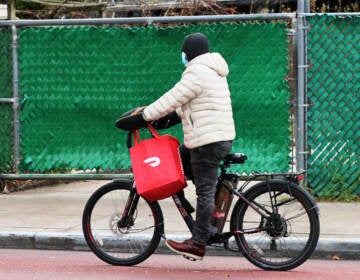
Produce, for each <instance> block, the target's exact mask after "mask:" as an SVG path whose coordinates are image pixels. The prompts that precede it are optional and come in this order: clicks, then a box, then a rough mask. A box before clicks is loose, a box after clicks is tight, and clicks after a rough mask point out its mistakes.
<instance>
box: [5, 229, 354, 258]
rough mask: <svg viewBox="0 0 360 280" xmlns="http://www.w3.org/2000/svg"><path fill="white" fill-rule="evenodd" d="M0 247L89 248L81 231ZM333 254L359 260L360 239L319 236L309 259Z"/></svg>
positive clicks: (10, 237)
mask: <svg viewBox="0 0 360 280" xmlns="http://www.w3.org/2000/svg"><path fill="white" fill-rule="evenodd" d="M168 238H172V239H176V240H183V239H185V238H188V236H178V235H171V236H168ZM295 246H296V244H295ZM0 248H12V249H33V250H34V249H39V250H70V251H89V247H88V246H87V244H86V241H85V239H84V237H83V235H82V234H65V233H34V232H21V233H13V232H0ZM156 253H159V254H172V252H171V251H170V250H169V249H168V248H167V247H166V245H165V241H164V240H161V242H160V244H159V247H158V248H157V250H156ZM207 255H210V256H211V255H216V256H236V255H239V254H238V253H236V252H230V251H226V250H224V249H223V248H222V247H221V246H220V247H212V246H209V247H208V248H207ZM334 257H336V258H339V259H347V260H360V238H351V239H343V238H321V239H319V242H318V245H317V247H316V250H315V252H314V254H313V255H312V258H314V259H332V258H334Z"/></svg>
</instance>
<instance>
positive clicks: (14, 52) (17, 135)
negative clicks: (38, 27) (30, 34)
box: [11, 25, 20, 172]
mask: <svg viewBox="0 0 360 280" xmlns="http://www.w3.org/2000/svg"><path fill="white" fill-rule="evenodd" d="M11 30H12V37H11V40H12V43H11V55H12V72H13V77H12V83H13V109H14V161H15V171H16V172H19V170H20V169H19V168H20V113H19V70H18V52H17V47H18V44H17V39H18V36H17V29H16V25H12V26H11Z"/></svg>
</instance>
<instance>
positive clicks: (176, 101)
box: [144, 53, 235, 149]
mask: <svg viewBox="0 0 360 280" xmlns="http://www.w3.org/2000/svg"><path fill="white" fill-rule="evenodd" d="M228 73H229V68H228V65H227V63H226V61H225V60H224V59H223V57H222V56H221V55H220V54H219V53H206V54H203V55H200V56H197V57H196V58H194V59H193V60H191V61H190V62H189V64H188V65H187V67H186V69H185V71H184V72H183V74H182V77H181V80H180V81H179V82H178V83H177V84H176V85H175V86H174V87H173V88H172V89H170V90H169V91H168V92H166V93H165V94H164V95H163V96H161V97H160V98H159V99H158V100H156V101H155V102H153V103H152V104H150V105H149V106H148V107H146V108H145V110H144V117H145V118H146V120H148V121H151V120H157V119H159V118H161V117H163V116H165V115H166V114H168V113H170V112H172V111H174V110H176V111H177V112H178V114H179V115H180V116H181V119H182V125H183V131H184V144H185V146H186V147H187V148H189V149H193V148H196V147H199V146H203V145H206V144H210V143H214V142H219V141H226V140H233V139H234V138H235V126H234V120H233V112H232V107H231V99H230V91H229V88H228V83H227V79H226V76H227V74H228Z"/></svg>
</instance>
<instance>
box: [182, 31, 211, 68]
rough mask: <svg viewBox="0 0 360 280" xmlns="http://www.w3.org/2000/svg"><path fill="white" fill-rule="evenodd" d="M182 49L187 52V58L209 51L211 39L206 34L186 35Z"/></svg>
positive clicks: (190, 58)
mask: <svg viewBox="0 0 360 280" xmlns="http://www.w3.org/2000/svg"><path fill="white" fill-rule="evenodd" d="M182 51H183V52H184V53H185V54H186V57H187V60H188V61H190V60H192V59H193V58H195V57H197V56H199V55H201V54H204V53H208V52H209V41H208V39H207V38H206V36H205V35H204V34H201V33H194V34H190V35H188V36H186V37H185V39H184V43H183V46H182Z"/></svg>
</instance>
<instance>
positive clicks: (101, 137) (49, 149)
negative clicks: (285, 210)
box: [0, 14, 360, 196]
mask: <svg viewBox="0 0 360 280" xmlns="http://www.w3.org/2000/svg"><path fill="white" fill-rule="evenodd" d="M277 16H278V15H251V16H241V15H239V16H235V17H230V18H227V19H226V20H222V21H221V22H219V20H218V19H217V20H216V22H213V23H211V20H209V19H210V18H212V17H208V18H207V17H203V18H201V20H202V21H203V22H207V23H197V24H180V22H181V19H189V18H188V17H178V18H172V19H171V22H167V23H166V24H165V25H161V26H160V25H158V24H148V23H149V22H146V21H145V20H144V21H143V22H141V23H140V24H138V25H131V26H130V25H129V24H133V22H127V23H126V24H127V25H129V26H127V27H124V26H123V24H124V21H121V22H120V21H117V22H114V20H115V19H114V20H113V19H107V20H105V21H103V22H102V23H101V24H100V26H98V25H99V22H101V21H97V22H96V25H97V26H95V25H94V24H93V23H92V22H91V21H87V22H86V23H84V21H80V23H79V22H78V23H77V21H75V20H73V21H71V20H65V21H59V22H56V21H48V22H45V23H46V24H45V23H44V22H43V25H51V27H34V26H35V25H41V24H39V21H36V22H35V21H29V22H27V24H24V23H23V22H22V23H21V24H19V25H18V30H17V34H18V36H19V38H18V43H19V46H18V47H17V45H16V44H13V43H12V42H11V32H9V30H8V29H0V32H1V35H4V36H1V39H0V52H1V54H3V55H2V58H1V59H2V60H4V61H5V62H4V63H1V65H0V74H1V75H0V77H1V78H0V84H1V85H0V89H1V92H0V101H1V100H2V102H1V104H0V109H1V112H0V114H1V116H3V115H4V116H6V119H7V120H8V121H5V122H2V123H1V124H0V131H1V132H2V133H1V136H0V139H1V142H2V145H1V149H2V150H1V156H0V167H1V169H2V172H3V174H2V175H3V178H6V176H4V175H6V174H5V173H11V172H13V171H14V170H15V171H16V172H18V173H17V174H19V175H21V174H24V173H38V175H39V176H40V175H45V173H49V172H53V171H54V170H55V171H58V172H59V171H60V173H67V172H69V171H70V169H77V170H85V169H96V170H97V171H100V170H101V171H102V172H103V173H106V174H109V173H112V172H115V171H120V170H124V169H127V168H128V166H129V158H128V154H127V149H126V145H125V133H124V132H121V131H120V130H117V129H116V128H115V127H114V121H115V120H116V118H117V117H118V116H119V114H121V113H122V112H124V111H126V110H128V109H130V108H133V107H136V106H142V105H147V104H149V103H151V102H152V101H153V100H155V99H156V98H157V97H159V96H160V95H161V94H163V93H164V92H165V91H167V90H168V89H169V88H171V87H172V86H173V85H174V83H176V82H177V81H178V80H179V78H180V75H181V72H182V71H183V66H182V65H181V63H180V58H179V57H180V54H179V53H180V49H181V43H182V40H183V38H184V36H185V35H187V34H189V33H192V32H203V33H204V34H206V35H207V36H208V37H209V40H210V43H211V49H212V51H217V52H220V53H221V54H223V56H224V57H225V59H226V60H227V62H228V63H229V67H230V75H229V77H228V80H229V85H230V90H231V93H232V100H233V109H234V115H235V122H236V131H237V138H236V140H235V142H234V149H233V150H234V151H239V152H245V153H247V154H248V156H249V161H248V162H247V163H246V164H245V165H244V166H241V167H240V168H241V169H239V171H244V172H247V173H248V172H251V171H255V170H256V171H269V172H271V171H288V170H291V169H292V168H293V167H292V166H291V163H293V162H294V161H298V162H296V164H297V167H296V168H293V169H296V170H298V171H300V169H303V168H304V169H307V170H308V177H307V179H308V183H309V185H310V186H311V187H312V188H313V190H314V192H315V194H317V195H320V196H323V195H328V194H329V195H330V196H341V195H342V194H349V195H358V194H359V192H360V187H359V177H360V176H359V166H358V152H357V151H358V148H359V84H360V81H359V73H360V71H359V46H360V44H359V34H360V32H359V15H353V16H352V17H347V16H346V15H345V16H344V15H342V16H336V17H333V16H327V15H322V16H313V15H308V16H307V17H306V18H305V19H306V20H305V23H306V24H307V25H308V27H309V30H308V31H307V32H308V38H307V41H306V40H304V42H305V45H304V48H303V49H302V47H301V46H300V45H299V43H296V42H300V41H301V39H302V38H299V37H301V36H302V35H299V34H302V33H301V32H300V31H303V30H306V29H304V27H306V24H305V26H300V25H299V28H297V26H296V25H295V23H296V22H302V20H297V15H295V14H287V15H286V14H282V15H281V16H278V18H277ZM300 16H301V15H300ZM257 18H258V19H257ZM254 19H255V20H254ZM264 19H265V20H264ZM270 19H271V20H272V21H270ZM301 19H302V18H301ZM153 20H154V19H152V21H153ZM175 20H177V21H175ZM148 21H150V19H148ZM64 23H66V24H69V25H72V26H70V27H67V26H62V25H64ZM302 23H303V22H302ZM84 24H85V26H83V25H84ZM102 24H111V25H110V26H104V25H102ZM59 25H61V26H59ZM25 26H33V27H25ZM293 38H294V40H292V39H293ZM292 42H294V43H292ZM11 46H13V47H15V49H16V52H15V55H17V57H16V59H15V61H17V62H18V63H19V66H18V70H19V75H15V77H12V76H11V74H10V72H11V71H9V69H10V68H12V65H11V58H10V54H11ZM289 50H290V52H289ZM301 51H303V53H302V52H301ZM299 53H300V56H299ZM12 54H13V55H12V56H13V57H14V52H12ZM292 54H294V55H295V57H296V55H297V58H299V57H301V55H302V54H303V55H304V57H305V56H306V54H308V61H309V63H310V67H309V68H308V70H307V71H306V73H307V75H305V76H302V75H300V74H299V73H300V70H304V69H306V68H307V65H302V64H301V63H299V61H296V60H295V61H293V60H292ZM3 56H5V58H4V57H3ZM302 62H305V63H307V60H306V58H305V61H302ZM294 69H297V72H298V77H297V83H296V84H298V85H299V86H298V87H297V88H295V87H294V88H292V91H290V89H289V87H288V82H289V84H291V83H290V82H291V81H292V80H294V79H295V78H296V77H293V76H291V75H292V74H291V73H294V72H296V71H294ZM3 73H6V75H3ZM300 77H303V79H301V78H300ZM12 80H13V81H12ZM17 80H19V92H18V94H19V95H20V104H19V105H20V110H19V115H20V126H19V131H20V136H21V141H20V143H19V145H18V147H17V148H18V155H16V153H15V152H14V147H13V144H14V143H13V141H12V139H14V138H16V135H13V129H14V126H15V127H16V120H15V124H14V122H13V111H16V108H17V107H16V106H14V110H13V109H12V106H11V105H12V103H11V102H12V100H10V99H11V96H12V88H15V89H16V88H17V86H16V85H17V84H16V83H17ZM11 81H12V82H11ZM307 81H308V84H306V82H307ZM14 85H15V86H14ZM303 88H304V89H305V90H307V93H308V100H307V96H306V92H305V93H303V92H302V90H301V89H303ZM296 89H297V90H296ZM300 97H302V100H304V104H302V103H301V102H300V101H299V100H301V98H300ZM307 101H308V102H307ZM305 103H309V104H305ZM13 105H14V104H13ZM15 105H16V104H15ZM292 105H294V107H291V106H292ZM308 105H309V106H310V107H308ZM306 108H308V109H306ZM306 111H307V114H305V115H302V114H301V113H302V112H306ZM293 113H294V114H293ZM293 115H294V116H295V119H296V121H295V122H292V120H293V119H292V116H293ZM302 116H304V119H303V118H302ZM4 118H5V117H4ZM299 124H300V125H299ZM306 129H307V131H306ZM180 130H181V129H180V128H173V129H170V131H166V132H169V133H172V134H174V135H175V136H177V137H179V138H181V137H182V136H181V131H180ZM293 132H295V134H296V138H294V137H293ZM299 132H301V133H299ZM302 133H303V135H304V136H305V137H304V138H302V137H301V136H302ZM15 134H16V133H15ZM299 135H300V136H299ZM294 139H296V140H295V144H296V149H292V148H294V147H293V146H292V145H291V140H294ZM3 142H4V145H3ZM6 145H7V146H6ZM10 146H11V147H10ZM299 147H300V148H299ZM308 147H309V149H308ZM15 148H16V145H15ZM310 150H311V155H308V156H307V159H306V155H307V154H308V152H309V151H310ZM294 151H295V152H296V157H295V154H294ZM303 155H305V159H306V160H305V161H304V164H302V163H299V160H298V159H302V157H303ZM16 163H18V164H16ZM307 167H308V168H307ZM0 176H1V175H0ZM0 178H1V177H0Z"/></svg>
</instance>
